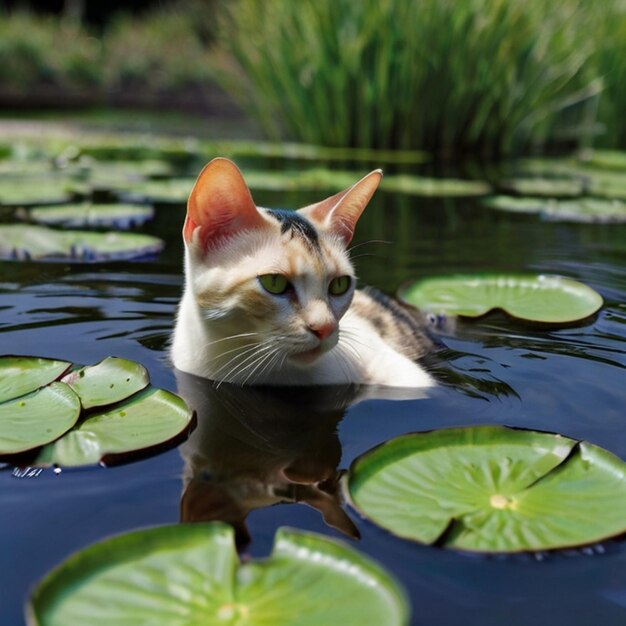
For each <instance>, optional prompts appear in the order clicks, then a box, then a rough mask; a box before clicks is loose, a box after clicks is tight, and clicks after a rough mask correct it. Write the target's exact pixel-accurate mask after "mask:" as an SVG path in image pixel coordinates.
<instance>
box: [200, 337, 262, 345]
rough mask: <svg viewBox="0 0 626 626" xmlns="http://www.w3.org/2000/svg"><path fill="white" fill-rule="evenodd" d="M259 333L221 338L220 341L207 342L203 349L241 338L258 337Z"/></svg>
mask: <svg viewBox="0 0 626 626" xmlns="http://www.w3.org/2000/svg"><path fill="white" fill-rule="evenodd" d="M260 334H261V333H239V334H238V335H230V336H228V337H222V338H221V339H215V340H214V341H209V342H207V343H205V344H204V347H205V348H208V347H209V346H213V345H215V344H216V343H221V342H222V341H232V340H233V339H241V338H243V337H253V336H255V335H260Z"/></svg>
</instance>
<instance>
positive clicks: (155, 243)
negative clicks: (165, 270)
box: [0, 224, 163, 261]
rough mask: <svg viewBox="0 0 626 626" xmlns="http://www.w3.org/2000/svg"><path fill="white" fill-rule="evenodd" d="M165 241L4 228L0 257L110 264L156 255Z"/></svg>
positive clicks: (138, 236)
mask: <svg viewBox="0 0 626 626" xmlns="http://www.w3.org/2000/svg"><path fill="white" fill-rule="evenodd" d="M162 248H163V242H162V241H161V240H160V239H157V238H156V237H152V236H150V235H143V234H139V233H117V232H106V233H95V232H83V231H72V230H67V231H59V230H53V229H50V228H46V227H44V226H29V225H22V224H8V225H4V224H3V225H0V258H2V259H9V260H30V259H37V260H39V259H45V260H59V261H67V260H71V261H108V260H120V259H125V260H126V259H133V258H140V257H144V256H149V255H153V254H156V253H157V252H159V251H160V250H161V249H162Z"/></svg>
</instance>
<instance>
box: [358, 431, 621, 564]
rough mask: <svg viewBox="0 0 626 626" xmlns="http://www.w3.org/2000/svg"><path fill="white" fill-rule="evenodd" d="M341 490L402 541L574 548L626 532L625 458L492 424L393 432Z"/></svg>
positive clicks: (496, 548) (475, 547) (500, 548)
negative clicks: (426, 430) (406, 432)
mask: <svg viewBox="0 0 626 626" xmlns="http://www.w3.org/2000/svg"><path fill="white" fill-rule="evenodd" d="M346 488H347V491H348V493H349V497H350V499H351V501H352V503H353V504H354V506H355V507H356V508H357V509H358V510H359V511H361V512H362V513H363V514H364V515H366V516H367V517H369V518H370V519H371V520H372V521H374V522H375V523H376V524H378V525H380V526H382V527H384V528H386V529H388V530H390V531H391V532H393V533H394V534H397V535H399V536H401V537H404V538H406V539H412V540H415V541H419V542H422V543H427V544H433V543H438V544H441V545H443V546H444V547H449V548H456V549H461V550H469V551H478V552H519V551H534V550H548V549H555V548H563V547H570V546H579V545H584V544H589V543H594V542H597V541H601V540H603V539H606V538H609V537H613V536H617V535H620V534H622V533H624V532H626V463H624V462H623V461H621V460H620V459H618V458H617V457H615V456H613V455H612V454H610V453H609V452H607V451H605V450H602V449H601V448H598V447H596V446H593V445H591V444H588V443H579V442H577V441H575V440H573V439H568V438H566V437H562V436H560V435H552V434H548V433H539V432H532V431H520V430H512V429H509V428H505V427H502V426H475V427H469V428H451V429H444V430H437V431H432V432H427V433H414V434H410V435H405V436H402V437H398V438H397V439H394V440H392V441H389V442H387V443H386V444H383V445H382V446H380V447H378V448H375V449H374V450H372V451H370V452H368V453H366V454H365V455H363V456H362V457H360V458H359V459H357V460H356V461H355V462H354V463H353V464H352V467H351V468H350V472H349V474H348V480H347V487H346Z"/></svg>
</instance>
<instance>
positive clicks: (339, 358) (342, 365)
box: [333, 348, 350, 381]
mask: <svg viewBox="0 0 626 626" xmlns="http://www.w3.org/2000/svg"><path fill="white" fill-rule="evenodd" d="M333 356H334V357H335V361H336V362H337V365H338V366H339V369H340V370H341V371H342V372H343V375H344V376H345V378H346V381H349V380H350V371H349V368H348V367H347V365H348V364H347V361H346V360H345V354H344V352H343V350H342V349H341V348H339V349H338V350H336V351H334V352H333Z"/></svg>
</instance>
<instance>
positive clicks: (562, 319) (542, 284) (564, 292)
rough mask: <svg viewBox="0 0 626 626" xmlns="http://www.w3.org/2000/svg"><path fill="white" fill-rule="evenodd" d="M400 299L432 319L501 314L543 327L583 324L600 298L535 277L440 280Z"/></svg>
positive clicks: (566, 282) (557, 279)
mask: <svg viewBox="0 0 626 626" xmlns="http://www.w3.org/2000/svg"><path fill="white" fill-rule="evenodd" d="M400 296H401V297H402V299H403V300H405V301H406V302H408V303H409V304H412V305H413V306H416V307H417V308H419V309H422V310H424V311H427V312H429V313H434V314H444V315H463V316H467V317H480V316H482V315H485V314H487V313H489V312H490V311H493V310H502V311H504V312H505V313H508V314H509V315H511V316H512V317H515V318H518V319H522V320H527V321H531V322H542V323H548V324H566V323H571V322H576V321H579V320H583V319H586V318H587V317H589V316H591V315H593V314H594V313H595V312H596V311H598V310H599V309H600V307H601V306H602V304H603V301H602V297H601V296H600V295H599V294H598V293H597V292H596V291H594V290H593V289H591V287H588V286H587V285H585V284H583V283H580V282H578V281H575V280H571V279H569V278H563V277H561V276H544V275H541V274H540V275H535V274H485V275H465V276H464V275H458V276H441V277H436V278H429V279H425V280H421V281H418V282H416V283H413V284H412V285H410V286H409V287H407V288H406V289H404V290H402V291H401V293H400Z"/></svg>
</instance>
